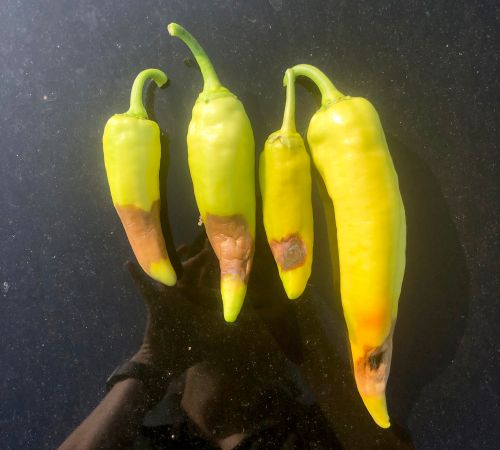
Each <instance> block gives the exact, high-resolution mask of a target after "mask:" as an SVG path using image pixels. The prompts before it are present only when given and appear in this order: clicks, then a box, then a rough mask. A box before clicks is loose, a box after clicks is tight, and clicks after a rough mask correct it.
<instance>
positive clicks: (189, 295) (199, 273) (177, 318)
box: [126, 242, 222, 373]
mask: <svg viewBox="0 0 500 450" xmlns="http://www.w3.org/2000/svg"><path fill="white" fill-rule="evenodd" d="M188 251H189V249H188V247H187V246H181V247H179V248H178V249H177V253H178V256H179V258H180V260H181V261H182V259H183V258H185V257H186V256H188V258H187V259H186V260H185V261H183V262H182V268H183V274H182V276H181V277H180V278H179V280H178V282H177V285H176V286H173V287H169V286H165V285H163V284H161V283H158V282H157V281H155V280H153V279H152V278H150V277H149V276H148V275H147V274H146V273H145V272H144V271H143V270H142V269H141V268H140V266H139V265H138V264H137V263H135V262H130V261H129V262H127V263H126V266H127V268H128V270H129V272H130V275H131V276H132V279H133V281H134V283H135V285H136V286H137V288H138V290H139V292H140V293H141V295H142V297H143V299H144V302H145V305H146V310H147V323H146V331H145V333H144V339H143V343H142V345H141V347H140V349H139V351H138V352H137V353H136V354H135V355H134V356H133V357H132V359H131V360H132V361H135V362H140V363H143V364H150V365H153V366H154V367H155V368H156V369H158V370H159V371H161V372H162V373H165V372H168V373H180V372H182V371H183V370H185V369H186V368H187V367H189V366H191V365H192V364H194V363H195V362H197V361H199V360H200V359H202V357H203V354H204V345H205V342H206V340H205V339H202V338H203V336H206V335H207V333H208V334H210V333H209V328H210V327H213V326H214V324H217V323H218V322H220V321H221V320H222V316H221V315H220V313H219V312H218V311H219V309H220V308H219V304H218V302H219V300H218V289H217V287H216V283H217V279H218V273H217V269H218V266H217V259H216V257H215V255H214V253H213V251H212V249H211V248H210V246H209V245H208V242H205V244H204V245H203V247H202V249H201V250H200V251H199V252H197V253H196V254H195V255H194V256H191V257H189V255H188ZM219 316H220V317H219ZM204 341H205V342H204Z"/></svg>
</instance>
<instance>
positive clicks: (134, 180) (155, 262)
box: [103, 69, 177, 286]
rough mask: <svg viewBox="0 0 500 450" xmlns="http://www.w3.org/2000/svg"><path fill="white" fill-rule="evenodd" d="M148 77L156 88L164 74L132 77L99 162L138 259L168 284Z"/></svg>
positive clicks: (172, 277) (170, 272) (171, 277)
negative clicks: (126, 103) (125, 106)
mask: <svg viewBox="0 0 500 450" xmlns="http://www.w3.org/2000/svg"><path fill="white" fill-rule="evenodd" d="M148 78H152V79H153V80H154V81H155V82H156V84H157V85H158V86H162V85H164V84H165V83H166V82H167V76H166V75H165V74H164V73H163V72H162V71H160V70H158V69H147V70H143V71H142V72H140V73H139V75H137V78H136V79H135V81H134V84H133V85H132V92H131V94H130V109H129V110H128V111H127V112H126V113H123V114H115V115H114V116H112V117H111V118H110V119H109V120H108V122H107V123H106V127H105V128H104V136H103V148H104V163H105V166H106V173H107V175H108V182H109V188H110V190H111V197H112V199H113V204H114V206H115V208H116V211H117V213H118V215H119V216H120V219H121V221H122V224H123V227H124V228H125V232H126V234H127V237H128V240H129V242H130V245H131V246H132V249H133V251H134V254H135V256H136V258H137V261H138V262H139V264H140V266H141V267H142V268H143V269H144V271H145V272H146V273H147V274H148V275H150V276H151V277H152V278H154V279H155V280H157V281H160V282H161V283H164V284H166V285H168V286H173V285H175V283H176V281H177V277H176V274H175V270H174V268H173V267H172V264H171V262H170V259H169V257H168V253H167V250H166V247H165V241H164V238H163V234H162V230H161V223H160V187H159V177H158V175H159V171H160V158H161V144H160V128H159V127H158V125H157V124H156V122H153V121H152V120H149V119H148V114H147V112H146V110H145V109H144V105H143V104H142V89H143V86H144V83H145V81H146V80H147V79H148Z"/></svg>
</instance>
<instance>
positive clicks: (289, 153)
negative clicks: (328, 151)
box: [259, 71, 314, 299]
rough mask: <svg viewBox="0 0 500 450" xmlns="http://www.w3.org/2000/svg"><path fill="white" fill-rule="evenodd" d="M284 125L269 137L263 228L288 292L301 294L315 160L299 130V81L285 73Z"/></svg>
mask: <svg viewBox="0 0 500 450" xmlns="http://www.w3.org/2000/svg"><path fill="white" fill-rule="evenodd" d="M285 76H286V79H287V80H288V82H287V88H286V103H285V112H284V117H283V125H282V127H281V129H280V130H279V131H276V132H274V133H272V134H271V135H270V136H269V137H268V138H267V140H266V143H265V145H264V150H263V152H262V153H261V155H260V161H259V179H260V190H261V194H262V208H263V218H264V228H265V230H266V235H267V240H268V242H269V245H270V247H271V251H272V253H273V256H274V260H275V261H276V264H277V266H278V271H279V275H280V278H281V281H282V283H283V286H284V288H285V291H286V294H287V296H288V298H290V299H296V298H298V297H299V296H300V295H301V294H302V293H303V292H304V289H305V287H306V284H307V281H308V280H309V276H310V275H311V265H312V256H313V240H314V224H313V211H312V202H311V167H310V165H311V164H310V158H309V155H308V154H307V151H306V148H305V146H304V141H303V140H302V137H301V136H300V134H299V133H297V131H296V128H295V84H294V83H293V79H292V77H293V75H292V72H291V71H287V73H286V75H285Z"/></svg>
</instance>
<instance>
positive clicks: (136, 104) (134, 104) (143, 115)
mask: <svg viewBox="0 0 500 450" xmlns="http://www.w3.org/2000/svg"><path fill="white" fill-rule="evenodd" d="M149 78H152V79H153V80H154V81H155V83H156V84H157V85H158V87H161V86H163V85H164V84H165V83H166V82H167V80H168V78H167V76H166V75H165V73H164V72H162V71H161V70H159V69H146V70H143V71H142V72H139V75H137V77H135V80H134V84H133V85H132V91H131V92H130V108H129V110H128V111H127V112H126V113H125V114H126V115H127V116H134V117H138V118H140V119H147V118H148V113H147V112H146V108H144V105H143V103H142V89H143V88H144V83H145V82H146V80H148V79H149Z"/></svg>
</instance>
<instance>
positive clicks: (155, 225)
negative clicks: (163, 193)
mask: <svg viewBox="0 0 500 450" xmlns="http://www.w3.org/2000/svg"><path fill="white" fill-rule="evenodd" d="M115 208H116V211H117V212H118V215H119V216H120V219H121V221H122V224H123V228H125V232H126V233H127V238H128V240H129V242H130V245H131V246H132V250H133V251H134V254H135V256H136V258H137V261H138V262H139V264H140V265H141V267H142V268H143V269H144V270H145V271H149V267H150V265H151V263H153V262H157V261H159V260H160V259H163V258H165V259H168V255H167V249H166V247H165V241H164V239H163V234H162V231H161V223H160V201H159V200H158V201H156V202H154V203H153V205H152V206H151V210H150V211H144V210H143V209H142V208H138V207H136V206H134V205H115Z"/></svg>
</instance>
